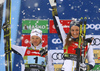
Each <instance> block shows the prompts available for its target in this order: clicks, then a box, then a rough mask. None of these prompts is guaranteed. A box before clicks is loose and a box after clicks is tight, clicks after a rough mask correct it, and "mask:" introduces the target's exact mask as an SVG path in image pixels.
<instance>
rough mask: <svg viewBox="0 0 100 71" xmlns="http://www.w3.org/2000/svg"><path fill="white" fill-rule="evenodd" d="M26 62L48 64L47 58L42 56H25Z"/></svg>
mask: <svg viewBox="0 0 100 71" xmlns="http://www.w3.org/2000/svg"><path fill="white" fill-rule="evenodd" d="M24 63H25V64H39V65H43V66H45V65H46V62H45V58H44V57H40V56H25V57H24Z"/></svg>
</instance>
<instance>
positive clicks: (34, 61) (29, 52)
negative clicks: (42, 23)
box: [12, 29, 54, 71]
mask: <svg viewBox="0 0 100 71" xmlns="http://www.w3.org/2000/svg"><path fill="white" fill-rule="evenodd" d="M30 42H31V47H23V46H16V45H12V50H13V51H14V52H17V53H18V54H20V55H21V56H22V57H23V59H24V64H22V66H21V71H51V70H52V71H54V67H53V65H52V58H51V54H50V53H49V51H48V56H47V47H42V31H41V30H39V29H33V30H32V31H31V34H30ZM48 58H49V59H48ZM47 59H48V61H49V63H48V64H47V63H46V61H47Z"/></svg>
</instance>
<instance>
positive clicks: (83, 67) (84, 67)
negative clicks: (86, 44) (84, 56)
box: [80, 63, 87, 71]
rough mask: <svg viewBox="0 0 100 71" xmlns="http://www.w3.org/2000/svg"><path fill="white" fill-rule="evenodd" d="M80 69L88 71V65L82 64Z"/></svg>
mask: <svg viewBox="0 0 100 71" xmlns="http://www.w3.org/2000/svg"><path fill="white" fill-rule="evenodd" d="M80 69H81V70H83V71H86V70H87V66H86V64H84V63H81V64H80Z"/></svg>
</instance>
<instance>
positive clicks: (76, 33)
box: [71, 26, 79, 38]
mask: <svg viewBox="0 0 100 71" xmlns="http://www.w3.org/2000/svg"><path fill="white" fill-rule="evenodd" d="M71 35H72V37H74V38H77V37H79V27H78V26H72V27H71Z"/></svg>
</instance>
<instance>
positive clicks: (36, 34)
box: [30, 29, 42, 39]
mask: <svg viewBox="0 0 100 71" xmlns="http://www.w3.org/2000/svg"><path fill="white" fill-rule="evenodd" d="M34 35H35V36H38V37H40V38H41V39H42V31H41V30H40V29H33V30H32V31H31V34H30V36H31V37H32V36H34Z"/></svg>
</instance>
